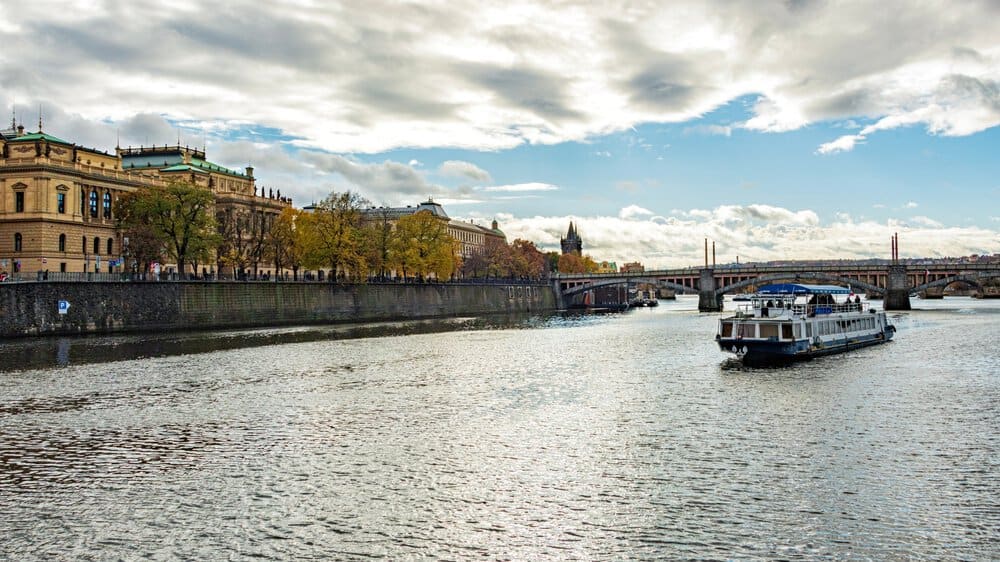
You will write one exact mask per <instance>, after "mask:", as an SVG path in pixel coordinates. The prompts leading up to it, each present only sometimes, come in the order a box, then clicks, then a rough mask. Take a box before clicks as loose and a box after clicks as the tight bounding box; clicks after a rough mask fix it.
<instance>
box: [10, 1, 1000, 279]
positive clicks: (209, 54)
mask: <svg viewBox="0 0 1000 562" xmlns="http://www.w3.org/2000/svg"><path fill="white" fill-rule="evenodd" d="M0 45H2V48H0V107H6V110H7V113H6V115H7V117H6V120H7V124H8V125H9V119H10V118H11V117H12V116H14V117H15V118H16V119H17V121H18V122H23V123H24V125H25V126H26V127H27V128H28V129H29V130H31V131H35V130H37V129H38V120H39V117H41V119H42V126H43V129H44V131H45V132H47V133H50V134H52V135H55V136H57V137H59V138H62V139H65V140H67V141H71V142H75V143H77V144H79V145H83V146H87V147H93V148H98V149H100V150H107V151H112V150H113V149H114V147H115V146H116V144H118V143H120V144H121V146H138V145H147V146H148V145H151V144H158V145H164V144H171V145H173V144H176V143H177V142H178V140H179V141H180V142H181V144H187V145H190V146H197V147H205V148H206V150H207V153H208V159H209V160H211V161H213V162H215V163H218V164H222V165H224V166H228V167H231V168H234V169H237V170H242V169H243V168H244V167H245V166H247V165H252V166H254V168H255V172H254V174H255V176H256V177H257V180H258V185H261V186H264V187H265V188H273V189H276V190H278V189H280V190H281V192H282V195H286V196H291V197H292V198H293V200H294V204H295V205H296V206H303V205H308V204H310V203H313V202H318V201H320V200H322V199H323V198H324V197H326V196H327V195H329V194H330V193H331V192H334V191H336V192H343V191H347V190H350V191H354V192H357V193H359V194H361V195H362V196H364V197H366V198H367V199H368V200H370V201H371V202H372V204H373V205H390V206H405V205H417V204H419V203H420V202H422V201H426V200H427V199H428V198H433V200H435V201H437V202H439V203H441V204H443V205H444V207H445V210H446V212H447V213H448V214H449V215H450V216H451V217H452V218H456V219H461V220H471V221H474V222H476V223H477V224H483V225H488V224H489V223H490V221H492V220H493V219H496V220H497V221H499V224H500V228H501V229H503V230H504V232H505V233H506V234H507V237H508V239H509V240H514V239H515V238H523V239H527V240H530V241H533V242H535V244H536V245H538V246H539V247H540V248H541V249H543V250H557V249H558V248H559V238H560V236H565V234H566V231H567V228H568V226H569V223H570V221H573V222H574V224H575V225H576V226H577V230H578V231H579V233H580V235H581V237H582V238H583V248H584V253H585V254H588V255H590V256H591V257H593V258H594V259H596V260H598V261H602V260H608V261H615V262H617V263H618V264H622V263H624V262H631V261H639V262H642V263H643V264H644V265H645V266H646V267H647V268H665V267H686V266H697V265H699V264H701V263H703V260H704V255H703V249H704V240H705V239H706V238H708V239H710V240H712V241H714V242H715V245H716V259H717V261H718V262H719V263H730V262H735V261H737V260H739V261H740V262H744V263H745V262H750V261H769V260H788V259H859V258H873V257H875V258H888V257H889V253H890V237H891V236H892V234H893V233H897V232H898V233H899V238H900V254H901V255H902V257H946V256H964V255H970V254H993V253H1000V127H998V125H1000V2H997V1H996V0H983V1H973V0H970V1H957V2H956V1H942V2H933V1H891V0H889V1H886V0H881V1H856V2H855V1H843V2H823V1H812V0H787V1H784V2H765V1H760V2H731V1H711V0H707V1H706V0H698V1H685V0H672V1H670V2H653V1H636V2H624V1H623V2H568V1H558V2H545V1H542V0H534V1H529V2H520V1H517V0H502V1H498V2H489V1H483V0H472V1H464V0H448V1H418V2H384V1H381V0H364V1H357V2H326V1H311V0H294V1H272V2H257V1H248V2H241V1H236V0H233V1H226V2H202V1H199V0H173V1H170V2H156V1H149V0H129V1H117V0H106V1H102V0H86V1H84V0H80V1H77V2H72V1H63V2H51V1H46V0H34V1H32V2H23V1H20V0H0ZM0 117H2V116H0ZM0 122H2V121H0Z"/></svg>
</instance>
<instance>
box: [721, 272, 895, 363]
mask: <svg viewBox="0 0 1000 562" xmlns="http://www.w3.org/2000/svg"><path fill="white" fill-rule="evenodd" d="M845 296H846V299H844V297H845ZM852 296H853V294H852V293H851V291H850V289H847V288H844V287H839V286H836V285H806V284H799V283H782V284H777V285H767V286H764V287H760V288H759V289H758V290H757V292H756V293H754V294H753V295H751V296H750V298H749V301H748V302H746V303H745V304H741V305H740V306H739V308H738V309H737V311H736V314H734V315H733V316H729V317H726V318H722V319H720V320H719V328H718V333H717V334H716V336H715V340H716V342H718V344H719V348H720V349H721V350H722V351H726V352H729V353H733V354H735V355H736V357H737V358H739V359H740V360H742V361H743V363H744V364H745V365H768V364H781V363H787V362H791V361H797V360H803V359H811V358H813V357H819V356H822V355H831V354H834V353H842V352H845V351H850V350H852V349H858V348H861V347H866V346H870V345H877V344H880V343H885V342H887V341H889V340H891V339H892V337H893V335H894V334H895V333H896V328H895V327H894V326H893V325H891V324H889V320H888V318H887V317H886V315H885V311H878V310H876V309H874V308H871V307H869V306H868V303H866V302H862V301H861V298H860V297H857V296H854V298H853V299H852V298H851V297H852ZM840 299H844V300H840Z"/></svg>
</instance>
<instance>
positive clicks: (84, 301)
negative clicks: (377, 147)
mask: <svg viewBox="0 0 1000 562" xmlns="http://www.w3.org/2000/svg"><path fill="white" fill-rule="evenodd" d="M59 301H67V302H69V308H68V309H67V311H66V314H60V313H59ZM555 308H556V298H555V294H554V293H553V289H552V287H550V286H548V285H475V284H469V285H464V284H440V285H438V284H426V285H424V284H413V285H409V284H405V285H404V284H399V285H395V284H387V285H378V284H372V285H337V284H330V283H199V282H176V283H59V282H52V283H4V284H0V336H4V337H12V336H34V335H50V334H81V333H110V332H130V331H167V330H188V329H204V328H243V327H260V326H279V325H289V324H321V323H337V322H365V321H378V320H400V319H407V318H431V317H441V316H460V315H481V314H493V313H524V312H540V311H547V310H555Z"/></svg>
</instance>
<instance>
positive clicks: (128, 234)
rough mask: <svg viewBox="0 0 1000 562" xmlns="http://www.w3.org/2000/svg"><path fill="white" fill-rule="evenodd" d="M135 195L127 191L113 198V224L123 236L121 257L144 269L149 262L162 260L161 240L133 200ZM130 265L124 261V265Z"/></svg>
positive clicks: (146, 268)
mask: <svg viewBox="0 0 1000 562" xmlns="http://www.w3.org/2000/svg"><path fill="white" fill-rule="evenodd" d="M136 197H138V194H137V192H129V193H125V194H123V195H121V196H120V197H118V198H117V199H116V200H115V224H116V227H117V229H118V231H119V232H121V233H122V236H123V240H122V247H123V250H122V251H123V254H124V256H123V257H125V258H126V259H127V260H132V261H133V262H134V263H135V264H136V265H138V266H139V270H140V271H146V270H148V269H149V265H150V264H151V263H153V262H160V261H163V256H164V251H163V241H162V240H161V239H160V238H158V237H157V235H156V232H155V231H154V230H153V227H152V225H150V223H149V220H148V218H147V217H146V216H145V215H144V214H142V210H141V209H140V207H139V205H138V204H137V203H136V202H135V201H134V199H135V198H136ZM130 265H131V264H130V263H126V264H125V267H129V266H130Z"/></svg>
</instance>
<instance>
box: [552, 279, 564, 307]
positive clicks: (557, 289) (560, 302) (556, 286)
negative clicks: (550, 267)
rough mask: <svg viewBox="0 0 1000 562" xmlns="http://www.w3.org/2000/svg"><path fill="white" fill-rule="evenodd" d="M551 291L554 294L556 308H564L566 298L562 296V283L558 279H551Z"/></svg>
mask: <svg viewBox="0 0 1000 562" xmlns="http://www.w3.org/2000/svg"><path fill="white" fill-rule="evenodd" d="M552 292H553V293H555V294H556V308H557V309H558V310H566V299H565V298H564V297H563V292H562V283H560V282H559V279H553V280H552Z"/></svg>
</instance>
